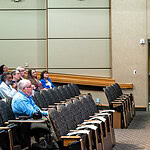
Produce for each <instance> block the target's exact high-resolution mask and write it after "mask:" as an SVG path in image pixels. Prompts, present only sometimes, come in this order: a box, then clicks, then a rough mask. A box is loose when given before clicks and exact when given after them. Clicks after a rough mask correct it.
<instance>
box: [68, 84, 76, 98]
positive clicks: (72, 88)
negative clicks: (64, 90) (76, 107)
mask: <svg viewBox="0 0 150 150" xmlns="http://www.w3.org/2000/svg"><path fill="white" fill-rule="evenodd" d="M67 86H68V87H69V88H70V91H71V92H72V94H73V97H75V96H78V95H77V94H76V90H75V89H74V87H73V85H72V84H68V85H67Z"/></svg>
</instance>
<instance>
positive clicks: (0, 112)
mask: <svg viewBox="0 0 150 150" xmlns="http://www.w3.org/2000/svg"><path fill="white" fill-rule="evenodd" d="M69 86H70V87H72V88H71V91H70V93H68V95H69V94H70V95H69V96H71V97H72V96H76V95H79V94H80V91H79V89H78V87H77V86H76V85H74V84H70V85H69ZM64 87H65V85H64ZM60 89H61V87H60ZM55 90H56V91H58V89H57V88H56V89H54V90H52V89H51V90H50V91H51V92H50V95H51V98H50V101H49V102H48V101H47V102H48V103H47V102H46V101H45V99H46V97H45V95H46V94H47V92H45V91H44V90H43V91H41V94H42V95H41V94H40V93H39V92H37V93H36V94H35V97H37V98H38V101H36V102H37V105H38V106H40V107H41V108H42V107H45V108H47V107H48V104H54V103H55V102H60V101H62V100H65V99H66V98H69V96H68V95H67V94H65V95H62V94H56V91H55ZM53 91H54V93H55V94H53V93H52V92H53ZM48 96H49V95H48ZM66 96H67V97H66ZM44 98H45V99H44ZM48 99H49V98H48ZM52 99H53V101H52ZM6 101H7V102H5V101H3V100H1V101H0V139H1V140H0V149H3V150H7V149H8V150H9V149H12V150H13V149H23V148H26V147H30V146H31V143H30V141H31V138H30V136H31V133H29V131H30V132H34V130H35V129H34V128H33V127H32V131H31V130H30V125H31V123H32V121H27V122H28V123H26V121H24V120H23V121H22V120H17V121H16V120H15V117H14V114H13V112H12V110H11V101H12V98H8V99H7V100H6ZM23 119H24V118H23ZM8 121H11V122H13V121H14V122H15V124H14V123H8ZM34 122H35V121H34ZM35 128H36V127H35Z"/></svg>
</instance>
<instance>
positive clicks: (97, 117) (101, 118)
mask: <svg viewBox="0 0 150 150" xmlns="http://www.w3.org/2000/svg"><path fill="white" fill-rule="evenodd" d="M97 119H98V120H100V121H102V122H105V121H106V119H105V118H104V117H101V116H93V117H92V118H90V119H89V120H97Z"/></svg>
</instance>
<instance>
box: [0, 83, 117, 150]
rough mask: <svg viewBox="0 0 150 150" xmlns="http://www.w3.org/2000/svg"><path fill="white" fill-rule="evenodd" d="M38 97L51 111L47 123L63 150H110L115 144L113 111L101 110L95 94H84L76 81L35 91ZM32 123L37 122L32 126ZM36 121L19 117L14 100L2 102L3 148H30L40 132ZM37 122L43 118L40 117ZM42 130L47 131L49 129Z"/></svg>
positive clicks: (1, 142)
mask: <svg viewBox="0 0 150 150" xmlns="http://www.w3.org/2000/svg"><path fill="white" fill-rule="evenodd" d="M34 100H35V103H36V104H37V105H38V106H39V107H40V108H44V109H47V110H49V118H48V120H46V122H49V123H50V124H48V123H47V124H46V125H48V127H49V128H50V130H51V132H52V135H53V137H54V138H55V140H56V141H57V142H58V145H59V147H60V149H72V150H73V149H74V148H75V149H78V148H76V146H78V147H79V149H82V150H87V149H90V150H92V149H97V150H98V149H99V150H101V149H102V150H106V149H108V150H109V149H112V145H114V144H115V135H114V130H113V128H112V123H111V122H112V114H111V113H106V112H107V111H106V112H105V113H104V112H103V111H101V112H99V111H98V110H97V107H96V105H95V102H94V100H93V99H92V96H91V95H90V94H86V95H81V93H80V90H79V88H78V87H77V86H76V85H75V84H68V85H64V86H60V87H58V88H54V89H49V90H48V91H45V90H41V91H40V93H39V92H35V96H34ZM49 106H50V108H49ZM108 112H109V111H108ZM95 113H97V114H95ZM91 116H93V117H91ZM44 120H45V119H44ZM41 121H42V122H43V120H41ZM31 123H34V125H32V126H31ZM35 123H36V121H35V120H34V121H33V120H32V119H24V118H23V119H18V120H15V118H14V115H13V112H12V110H11V99H9V100H7V103H6V102H4V101H0V129H1V130H0V139H2V140H0V149H4V150H7V149H8V150H9V149H11V150H13V149H18V150H20V149H23V148H26V147H28V148H30V147H31V136H32V134H33V135H35V133H36V132H37V131H39V129H38V130H36V129H37V125H36V124H35ZM37 123H40V121H39V120H37ZM87 124H88V125H87ZM71 130H74V131H72V132H71ZM41 132H42V133H44V132H45V129H44V128H43V130H41ZM66 136H67V138H66Z"/></svg>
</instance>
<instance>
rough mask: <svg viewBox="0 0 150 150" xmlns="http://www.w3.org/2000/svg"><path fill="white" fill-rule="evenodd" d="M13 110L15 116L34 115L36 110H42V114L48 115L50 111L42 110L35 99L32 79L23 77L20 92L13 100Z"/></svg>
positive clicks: (20, 82) (19, 87)
mask: <svg viewBox="0 0 150 150" xmlns="http://www.w3.org/2000/svg"><path fill="white" fill-rule="evenodd" d="M12 110H13V112H14V114H15V117H18V116H30V117H31V116H32V115H33V114H34V113H36V112H38V111H39V112H41V114H42V115H44V116H47V115H48V111H42V110H41V109H40V108H39V107H38V106H37V105H36V104H35V102H34V101H33V98H32V85H31V82H30V80H26V79H23V80H21V81H19V84H18V92H17V93H16V95H15V96H14V97H13V100H12Z"/></svg>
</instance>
